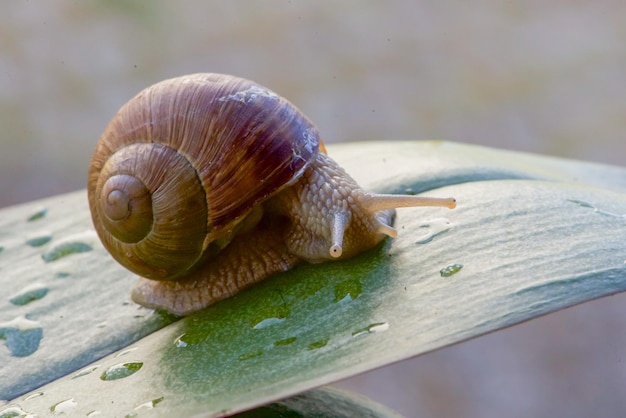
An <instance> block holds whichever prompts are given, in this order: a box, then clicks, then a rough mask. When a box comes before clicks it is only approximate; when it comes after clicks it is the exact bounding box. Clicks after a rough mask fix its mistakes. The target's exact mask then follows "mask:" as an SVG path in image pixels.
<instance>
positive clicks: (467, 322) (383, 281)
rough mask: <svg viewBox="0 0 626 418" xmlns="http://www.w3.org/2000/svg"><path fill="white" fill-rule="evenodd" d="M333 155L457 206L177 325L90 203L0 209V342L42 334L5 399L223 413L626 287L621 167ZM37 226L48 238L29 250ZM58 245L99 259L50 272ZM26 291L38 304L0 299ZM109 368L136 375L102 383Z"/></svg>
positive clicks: (9, 358)
mask: <svg viewBox="0 0 626 418" xmlns="http://www.w3.org/2000/svg"><path fill="white" fill-rule="evenodd" d="M330 153H331V155H333V156H334V157H335V158H336V159H337V161H339V162H340V164H342V165H343V166H344V167H345V168H346V170H347V171H348V172H349V173H350V174H351V175H353V176H354V177H355V178H356V179H357V181H359V183H360V184H361V185H363V186H364V187H366V188H368V189H371V190H376V191H384V192H407V193H421V192H423V191H426V190H429V192H428V193H427V194H428V195H432V196H440V197H447V196H454V197H456V198H457V201H458V207H457V209H455V210H453V211H450V210H448V209H441V208H416V209H400V210H399V211H398V215H397V218H396V223H395V226H396V228H397V229H398V231H399V237H398V238H397V239H394V240H387V241H385V242H384V244H382V245H380V246H379V247H377V248H375V249H373V250H371V251H369V252H367V253H365V254H361V255H359V256H357V257H355V258H354V259H351V260H347V261H344V262H332V263H326V264H321V265H306V264H303V265H300V266H298V267H297V268H295V269H294V270H292V271H289V272H287V273H284V274H280V275H277V276H276V277H274V278H272V279H270V280H267V281H265V282H263V283H261V284H259V285H257V286H254V287H253V288H251V289H249V290H248V291H245V292H242V293H240V294H238V295H236V296H235V297H233V298H231V299H229V300H226V301H224V302H221V303H218V304H216V305H214V306H212V307H210V308H208V309H206V310H205V311H202V312H199V313H197V314H195V315H192V316H190V317H187V318H184V319H182V320H179V321H175V322H172V321H174V318H172V317H169V316H163V315H160V314H158V313H154V312H153V311H151V310H148V309H143V308H140V307H137V306H136V305H134V304H132V303H131V302H129V299H128V294H129V290H130V287H131V284H132V282H133V279H132V275H131V274H130V273H128V272H126V271H125V270H123V269H122V268H121V267H119V266H117V265H116V264H115V262H114V261H113V260H112V259H111V257H110V256H108V255H107V254H106V253H105V251H104V250H103V249H102V247H101V245H100V244H99V243H98V242H97V238H95V236H94V235H93V232H92V231H91V227H90V223H89V222H90V221H89V214H88V213H87V209H86V196H85V194H84V192H77V193H75V194H70V195H65V196H58V197H55V198H52V199H48V200H44V201H39V202H35V203H32V204H27V205H22V206H19V207H13V208H8V209H5V210H3V211H1V212H0V246H2V247H4V251H3V252H2V253H0V283H1V286H2V289H6V296H7V297H6V298H4V299H3V300H0V315H1V318H0V338H3V337H2V336H3V335H4V336H5V337H4V338H5V339H6V341H5V343H6V344H7V345H8V343H9V339H8V337H6V336H7V335H8V332H7V331H6V330H7V329H12V330H13V329H18V330H19V329H20V327H22V328H27V329H33V328H37V327H39V328H40V329H41V330H42V335H43V337H42V338H40V341H38V343H37V346H36V347H34V344H33V343H31V344H33V345H32V346H31V347H30V348H31V350H33V348H34V350H33V351H32V353H30V354H28V355H25V356H22V357H18V356H16V355H15V354H11V352H10V350H8V349H3V350H0V365H1V366H0V367H1V368H0V374H1V375H2V377H3V378H2V379H0V398H2V397H4V398H8V399H11V398H16V399H14V400H13V401H11V402H12V404H17V405H19V407H21V408H22V409H23V410H25V411H28V412H32V413H36V414H38V415H45V414H46V413H49V411H50V408H51V407H53V406H56V407H57V408H58V407H59V406H58V405H61V406H62V407H63V408H68V409H69V410H71V411H72V412H73V413H76V414H77V415H79V414H82V415H86V414H88V413H89V412H92V411H100V412H106V414H107V415H120V416H124V415H126V414H130V415H131V416H132V414H135V413H137V412H138V411H139V410H142V409H145V408H148V406H145V405H149V406H150V407H151V408H154V410H155V412H159V414H160V415H181V416H185V415H193V414H198V413H206V414H217V415H219V414H225V413H228V414H231V413H235V412H238V411H243V410H246V409H249V408H254V407H258V406H259V405H263V404H267V403H270V402H273V401H276V400H278V399H284V398H288V397H290V396H292V395H296V394H298V393H301V392H305V391H307V390H310V389H312V388H315V387H318V386H321V385H324V384H327V383H331V382H334V381H337V380H339V379H343V378H346V377H349V376H352V375H354V374H357V373H360V372H363V371H366V370H371V369H373V368H376V367H380V366H383V365H386V364H389V363H391V362H395V361H399V360H402V359H406V358H409V357H412V356H415V355H418V354H422V353H425V352H428V351H431V350H435V349H437V348H441V347H444V346H447V345H450V344H454V343H457V342H460V341H463V340H466V339H468V338H472V337H475V336H478V335H481V334H484V333H487V332H491V331H494V330H497V329H500V328H504V327H507V326H510V325H513V324H516V323H519V322H521V321H525V320H528V319H531V318H534V317H536V316H539V315H543V314H546V313H549V312H552V311H554V310H557V309H562V308H564V307H567V306H571V305H574V304H577V303H581V302H583V301H586V300H590V299H594V298H597V297H601V296H605V295H609V294H613V293H616V292H620V291H623V290H624V289H626V267H625V265H624V261H625V259H626V240H624V236H625V233H626V216H625V215H624V214H626V194H624V192H625V191H626V170H624V169H621V168H617V167H609V166H602V165H597V164H590V163H582V162H576V161H567V160H561V159H555V158H548V157H541V156H534V155H528V154H522V153H515V152H507V151H499V150H493V149H487V148H481V147H474V146H467V145H461V144H452V143H445V142H400V143H367V144H347V145H336V146H333V147H331V148H330ZM41 207H44V208H46V209H47V211H46V212H45V213H46V216H45V217H43V218H42V219H39V220H37V222H27V218H28V214H32V213H33V212H35V211H36V210H38V209H39V210H41ZM39 228H41V229H42V230H43V229H45V231H46V233H48V234H51V236H53V237H54V238H53V239H52V241H51V242H50V243H48V244H46V246H44V247H40V248H35V247H31V246H29V245H26V244H25V241H26V240H25V237H28V236H36V235H37V234H38V233H39ZM85 230H87V232H85ZM68 242H74V243H85V244H86V245H88V246H90V247H91V248H93V250H91V251H88V252H82V253H79V252H76V253H73V254H69V255H65V256H64V257H62V258H59V259H57V260H55V261H50V262H48V263H45V262H44V260H43V259H42V257H41V255H42V253H45V252H46V251H49V250H50V249H53V248H54V246H55V245H59V246H64V245H66V243H68ZM63 248H65V247H63ZM80 248H84V247H82V246H80ZM455 265H462V268H459V267H458V266H457V267H451V266H455ZM446 268H449V269H451V270H450V271H453V270H456V272H454V274H449V275H447V276H445V277H442V276H443V274H442V271H448V270H446ZM34 285H37V286H35V287H36V288H41V287H45V288H47V289H48V292H47V293H45V294H44V296H42V297H41V298H39V299H37V300H34V301H32V302H30V303H27V304H25V305H14V304H12V303H11V302H10V300H11V299H14V298H15V297H16V296H17V295H19V294H20V293H21V292H22V293H23V292H28V291H29V289H32V288H33V287H32V286H34ZM24 321H29V322H27V323H26V324H23V322H24ZM33 323H34V324H33ZM20 324H21V325H20ZM167 324H169V325H167ZM159 327H163V328H162V329H160V330H159V331H156V332H153V331H155V330H156V329H158V328H159ZM3 329H4V330H5V331H4V334H2V330H3ZM12 332H14V333H15V332H17V331H12ZM148 334H149V335H148ZM142 337H143V338H142ZM31 339H32V337H31ZM118 350H119V351H118ZM128 364H132V365H133V366H132V367H131V368H129V367H126V366H122V365H128ZM139 364H141V366H138V365H139ZM119 368H126V369H129V370H131V371H133V373H129V374H128V375H126V376H123V377H121V378H118V379H116V380H113V381H108V380H103V379H102V376H103V375H106V373H107V371H109V370H119ZM64 375H66V376H64ZM5 376H6V378H5ZM62 376H64V377H62ZM51 380H55V381H54V382H52V383H50V384H48V385H45V386H43V387H41V388H38V387H39V386H41V385H42V384H44V383H46V382H48V381H51ZM27 391H34V392H33V393H31V394H30V395H24V393H25V392H27ZM39 393H42V394H41V395H38V394H39ZM70 400H71V402H70ZM155 400H158V402H156V401H155ZM63 402H65V403H63Z"/></svg>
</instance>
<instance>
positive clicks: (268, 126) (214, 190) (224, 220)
mask: <svg viewBox="0 0 626 418" xmlns="http://www.w3.org/2000/svg"><path fill="white" fill-rule="evenodd" d="M88 196H89V205H90V209H91V213H92V218H93V222H94V227H95V229H96V231H97V232H98V235H99V237H100V239H101V241H102V243H103V245H104V246H105V248H106V249H107V250H108V251H109V252H110V253H111V254H112V256H113V257H114V258H115V259H116V260H117V261H118V262H119V263H120V264H122V265H123V266H125V267H126V268H128V269H129V270H131V271H133V272H135V273H136V274H138V275H140V276H141V278H140V279H139V283H138V284H137V286H136V287H135V288H134V290H133V292H132V298H133V300H134V301H135V302H137V303H140V304H142V305H144V306H148V307H152V308H158V309H164V310H167V311H169V312H172V313H174V314H177V315H187V314H190V313H192V312H194V311H197V310H199V309H202V308H204V307H206V306H208V305H210V304H212V303H215V302H217V301H219V300H222V299H225V298H227V297H230V296H232V295H234V294H235V293H237V292H238V291H240V290H242V289H244V288H246V287H248V286H250V285H252V284H254V283H256V282H258V281H260V280H263V279H265V278H267V277H269V276H271V275H273V274H275V273H278V272H281V271H286V270H288V269H290V268H292V267H293V266H295V265H296V264H297V263H299V262H300V261H307V262H310V263H318V262H323V261H327V260H333V259H344V258H348V257H352V256H354V255H356V254H358V253H360V252H362V251H364V250H367V249H369V248H372V247H373V246H375V245H376V244H377V243H379V242H380V241H381V240H383V239H384V238H385V237H386V236H391V237H395V236H396V234H397V233H396V231H395V230H394V229H393V228H392V227H391V226H390V225H391V220H392V217H393V213H394V211H393V208H396V207H406V206H445V207H449V208H453V207H454V206H455V201H454V199H434V198H422V197H418V196H402V195H377V194H372V193H368V192H365V191H363V190H362V189H361V188H360V187H359V186H358V185H357V184H356V182H355V181H354V180H353V179H352V178H351V177H350V176H349V175H348V174H347V173H346V172H345V171H344V170H343V169H342V168H341V167H339V166H338V165H337V163H335V162H334V161H333V160H332V159H331V158H330V157H328V156H327V155H326V153H325V150H324V148H323V144H322V142H321V140H320V139H319V134H318V132H317V129H316V128H315V126H314V125H313V124H312V123H311V122H310V121H309V120H308V119H307V118H306V117H305V116H304V115H302V113H301V112H300V111H299V110H298V109H297V108H295V106H293V105H292V104H291V103H289V102H288V101H287V100H285V99H283V98H282V97H280V96H278V95H276V94H275V93H273V92H271V91H269V90H267V89H266V88H264V87H262V86H259V85H257V84H255V83H253V82H251V81H249V80H245V79H241V78H237V77H233V76H228V75H221V74H210V73H207V74H193V75H189V76H183V77H178V78H175V79H170V80H165V81H163V82H161V83H157V84H155V85H153V86H151V87H148V88H147V89H145V90H144V91H142V92H140V93H139V94H138V95H137V96H135V97H134V98H133V99H131V100H130V101H129V102H128V103H127V104H126V105H124V106H123V107H122V108H121V109H120V110H119V111H118V113H117V114H116V115H115V116H114V118H113V119H112V121H111V122H110V123H109V125H108V126H107V128H106V129H105V131H104V133H103V135H102V136H101V138H100V140H99V141H98V144H97V145H96V150H95V152H94V156H93V158H92V163H91V166H90V170H89V180H88Z"/></svg>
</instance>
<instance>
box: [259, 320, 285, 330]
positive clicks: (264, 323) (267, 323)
mask: <svg viewBox="0 0 626 418" xmlns="http://www.w3.org/2000/svg"><path fill="white" fill-rule="evenodd" d="M285 319H286V318H265V319H264V320H262V321H261V322H259V323H257V324H256V325H255V326H253V327H252V328H253V329H262V328H267V327H270V326H272V325H275V324H280V323H281V322H284V321H285Z"/></svg>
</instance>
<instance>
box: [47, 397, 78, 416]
mask: <svg viewBox="0 0 626 418" xmlns="http://www.w3.org/2000/svg"><path fill="white" fill-rule="evenodd" d="M77 406H78V404H77V403H76V402H74V398H70V399H66V400H64V401H61V402H59V403H57V404H54V405H52V406H51V407H50V412H52V413H53V414H54V415H61V414H70V413H71V412H72V409H74V408H76V407H77Z"/></svg>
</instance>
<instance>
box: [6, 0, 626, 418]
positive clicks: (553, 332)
mask: <svg viewBox="0 0 626 418" xmlns="http://www.w3.org/2000/svg"><path fill="white" fill-rule="evenodd" d="M625 16H626V3H624V2H623V1H621V0H614V1H612V0H600V1H595V2H590V1H582V0H567V1H565V0H555V1H551V2H547V1H540V0H534V1H533V0H525V1H521V0H520V1H506V2H505V1H496V0H492V1H488V0H477V1H473V2H464V1H425V0H405V1H395V0H387V1H385V2H382V1H379V2H375V1H364V0H352V1H342V2H338V1H332V0H318V1H315V2H305V1H299V0H280V1H278V0H275V1H274V0H273V1H263V2H259V1H239V2H217V1H193V0H183V1H178V2H167V1H165V0H156V1H151V2H141V1H112V0H109V1H103V0H102V1H91V2H76V1H50V2H29V1H17V0H15V1H7V2H3V3H2V5H1V6H0V45H1V49H0V207H4V206H8V205H12V204H16V203H20V202H24V201H28V200H33V199H37V198H41V197H45V196H51V195H55V194H59V193H64V192H68V191H73V190H77V189H81V188H84V187H85V183H86V172H87V167H88V164H89V160H90V158H91V153H92V151H93V148H94V145H95V142H96V140H97V139H98V137H99V135H100V133H101V132H102V131H103V129H104V127H105V126H106V124H107V123H108V121H109V120H110V118H111V117H112V116H113V114H114V113H115V112H116V111H117V109H118V108H119V107H120V106H121V105H122V104H123V103H125V102H126V101H127V100H128V99H129V98H131V97H132V96H134V95H135V94H136V93H137V92H138V91H139V90H141V89H143V88H144V87H147V86H148V85H150V84H152V83H155V82H157V81H160V80H162V79H165V78H169V77H174V76H177V75H182V74H186V73H194V72H209V71H210V72H225V73H231V74H235V75H239V76H243V77H246V78H250V79H252V80H254V81H257V82H259V83H260V84H263V85H265V86H267V87H269V88H271V89H272V90H274V91H276V92H277V93H279V94H281V95H283V96H285V97H287V98H288V99H289V100H290V101H292V102H293V103H294V104H296V105H297V106H298V107H299V108H300V109H301V110H302V111H303V112H304V113H305V114H307V115H308V116H309V117H310V118H311V119H312V120H313V121H314V122H315V123H316V124H317V125H318V128H319V129H320V131H321V132H322V134H323V136H324V139H325V141H326V142H328V143H336V142H342V141H370V140H399V139H403V140H406V139H433V138H436V139H446V140H451V141H459V142H465V143H473V144H482V145H487V146H493V147H499V148H507V149H514V150H522V151H530V152H537V153H542V154H550V155H555V156H562V157H569V158H577V159H584V160H591V161H597V162H604V163H611V164H618V165H626V78H625V77H626V25H625V24H624V18H625ZM625 301H626V299H625V297H624V296H614V297H611V298H605V299H602V300H600V301H595V302H592V303H588V304H585V305H582V306H579V307H576V308H572V309H568V310H566V311H562V312H559V313H556V314H553V315H549V316H547V317H544V318H541V319H537V320H534V321H531V322H529V323H526V324H523V325H520V326H517V327H514V328H512V329H509V330H505V331H501V332H498V333H495V334H492V335H489V336H485V337H481V338H478V339H476V340H473V341H470V342H467V343H464V344H461V345H458V346H454V347H450V348H446V349H443V350H439V351H437V352H435V353H431V354H428V355H424V356H421V357H418V358H415V359H411V360H408V361H404V362H402V363H399V364H396V365H392V366H389V367H386V368H383V369H380V370H377V371H373V372H370V373H367V374H365V375H362V376H358V377H355V378H353V379H350V380H348V381H344V382H341V383H340V384H339V386H341V387H344V388H348V389H352V390H356V391H359V392H361V393H363V394H365V395H367V396H369V397H371V398H373V399H375V400H378V401H380V402H382V403H384V404H386V405H387V406H390V407H392V408H395V409H396V410H398V411H399V412H401V413H403V414H404V415H406V416H408V417H502V416H507V417H526V416H535V417H538V416H568V417H586V416H590V415H593V416H596V417H600V416H618V415H621V414H622V413H623V412H624V411H626V396H624V394H625V392H626V364H624V360H625V359H626V354H625V353H626V304H625V303H624V302H625Z"/></svg>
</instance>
